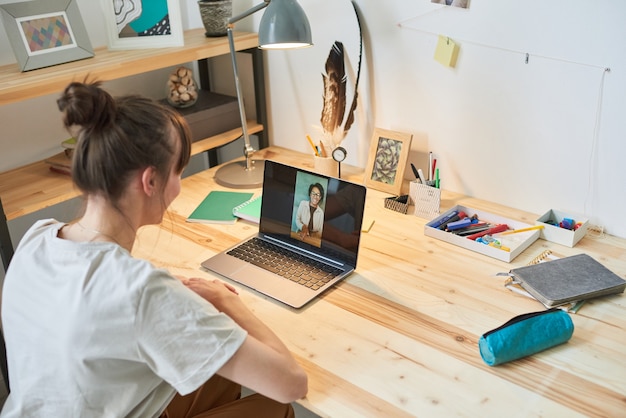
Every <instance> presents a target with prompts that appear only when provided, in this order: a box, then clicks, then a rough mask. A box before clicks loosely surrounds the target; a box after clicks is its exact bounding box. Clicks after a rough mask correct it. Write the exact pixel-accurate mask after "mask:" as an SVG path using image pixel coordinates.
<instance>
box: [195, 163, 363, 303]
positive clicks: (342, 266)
mask: <svg viewBox="0 0 626 418" xmlns="http://www.w3.org/2000/svg"><path fill="white" fill-rule="evenodd" d="M365 194H366V189H365V187H363V186H361V185H357V184H354V183H350V182H347V181H344V180H341V179H337V178H333V177H327V176H324V175H320V174H317V173H313V172H310V171H306V170H302V169H298V168H295V167H291V166H288V165H285V164H281V163H277V162H275V161H270V160H266V161H265V171H264V178H263V193H262V203H261V218H260V223H259V232H258V233H257V234H256V235H255V236H253V237H250V238H248V239H246V240H244V241H243V242H241V243H239V244H237V245H235V246H234V247H231V248H229V249H227V250H225V251H223V252H221V253H219V254H216V255H215V256H213V257H211V258H209V259H207V260H205V261H204V262H202V267H204V268H206V269H208V270H210V271H213V272H216V273H218V274H220V275H222V276H224V277H227V278H229V279H231V280H233V281H235V282H238V283H241V284H243V285H245V286H248V287H250V288H252V289H254V290H257V291H258V292H260V293H263V294H265V295H267V296H270V297H272V298H274V299H277V300H279V301H281V302H283V303H285V304H287V305H289V306H292V307H294V308H301V307H302V306H304V305H305V304H306V303H307V302H309V301H311V300H312V299H314V298H315V297H316V296H317V295H319V294H321V293H322V292H324V291H325V290H327V289H328V288H330V287H332V286H333V285H334V284H335V283H337V282H338V281H339V280H341V279H343V278H344V277H346V276H348V275H349V274H350V273H352V272H353V271H354V269H355V268H356V262H357V256H358V249H359V242H360V238H361V225H362V221H363V211H364V208H365ZM316 198H317V200H319V203H318V204H317V206H315V200H316ZM320 210H321V212H320ZM305 224H306V225H307V226H308V228H309V230H308V233H307V231H306V229H305V228H304V227H303V225H305ZM249 247H251V248H249ZM268 247H270V248H268ZM267 252H271V253H272V255H270V256H269V258H268V259H266V257H265V254H266V253H267ZM294 257H295V258H297V260H294ZM304 264H307V265H308V264H315V266H313V267H311V268H312V270H309V271H308V272H306V273H302V272H301V271H299V270H300V268H302V266H303V265H304Z"/></svg>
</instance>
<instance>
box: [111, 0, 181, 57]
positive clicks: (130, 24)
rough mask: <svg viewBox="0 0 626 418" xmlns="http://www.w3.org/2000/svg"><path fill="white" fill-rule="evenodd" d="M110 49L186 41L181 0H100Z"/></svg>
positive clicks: (150, 46) (162, 45) (159, 45)
mask: <svg viewBox="0 0 626 418" xmlns="http://www.w3.org/2000/svg"><path fill="white" fill-rule="evenodd" d="M100 4H101V6H102V9H103V12H104V20H105V24H106V32H107V40H108V48H109V49H110V50H124V49H144V48H165V47H171V46H183V45H184V44H185V39H184V31H183V23H182V19H181V13H180V3H179V0H100Z"/></svg>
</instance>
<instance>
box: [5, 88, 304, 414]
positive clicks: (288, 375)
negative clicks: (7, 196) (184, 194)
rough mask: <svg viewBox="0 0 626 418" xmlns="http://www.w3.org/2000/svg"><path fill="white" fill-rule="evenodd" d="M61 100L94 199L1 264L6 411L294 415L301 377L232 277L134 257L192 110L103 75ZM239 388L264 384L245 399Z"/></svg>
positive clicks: (79, 180)
mask: <svg viewBox="0 0 626 418" xmlns="http://www.w3.org/2000/svg"><path fill="white" fill-rule="evenodd" d="M58 104H59V108H60V110H61V111H62V112H63V113H64V123H65V126H66V127H68V128H69V129H71V131H72V132H73V133H75V134H76V135H77V138H78V143H77V148H76V150H75V153H74V156H73V163H72V164H73V166H72V178H73V180H74V182H75V184H76V186H77V187H78V188H79V189H80V190H81V191H82V192H83V194H84V198H85V210H84V214H83V215H82V216H81V217H80V218H78V219H76V220H75V221H74V222H71V223H68V224H66V223H61V222H57V221H55V220H43V221H38V222H37V223H36V224H35V225H33V227H31V229H30V230H29V231H28V232H27V233H26V234H25V235H24V237H23V239H22V240H21V242H20V244H19V246H18V248H17V250H16V252H15V256H14V257H13V260H12V262H11V265H10V266H9V269H8V271H7V273H6V277H5V283H4V288H3V301H2V324H3V330H4V333H5V339H6V344H7V357H8V366H9V367H8V368H9V379H10V395H9V398H8V399H7V401H6V403H5V405H4V408H3V410H2V414H1V415H2V416H3V417H5V416H6V417H18V416H19V417H24V416H45V417H52V416H58V417H79V416H80V417H88V416H94V417H95V416H97V417H156V416H159V415H161V416H165V417H169V418H176V417H193V416H198V415H199V414H202V415H201V416H203V417H208V416H218V414H219V416H229V417H230V416H255V417H261V416H267V417H282V416H293V410H292V409H291V406H290V405H288V404H287V403H289V402H292V401H294V400H296V399H299V398H301V397H303V396H304V395H305V394H306V392H307V377H306V374H305V373H304V371H303V370H302V368H301V367H300V366H299V365H298V364H297V363H296V361H295V360H294V358H293V357H292V356H291V354H290V353H289V351H288V349H287V348H286V347H285V345H284V344H283V343H282V342H281V341H280V340H279V339H278V337H277V336H276V335H275V334H274V333H273V332H272V331H271V330H270V329H269V328H268V327H266V326H265V325H264V324H263V323H262V322H261V321H260V320H258V319H257V318H256V317H255V316H254V315H253V314H252V313H251V312H250V310H248V309H247V308H246V307H245V306H244V305H243V303H242V302H241V300H240V299H239V297H238V296H237V294H236V293H235V292H234V291H233V288H231V287H230V286H228V285H226V284H224V283H222V282H219V281H218V280H214V281H209V280H204V279H199V278H191V279H183V280H178V279H176V278H174V277H172V275H170V274H169V273H168V272H167V271H165V270H161V269H156V268H155V267H154V266H152V265H151V264H150V263H148V262H146V261H144V260H139V259H135V258H133V257H132V256H131V254H130V252H131V249H132V246H133V242H134V240H135V236H136V233H137V230H138V229H139V228H140V227H141V226H144V225H149V224H158V223H159V222H161V220H162V217H163V214H164V212H165V210H166V208H167V207H168V206H169V204H170V203H171V202H172V201H173V200H174V198H175V197H176V196H177V195H178V193H179V192H180V175H181V172H182V171H183V168H184V167H185V166H186V164H187V163H188V161H189V154H190V147H191V145H190V139H189V138H190V136H189V130H188V127H187V125H186V124H185V121H184V119H183V118H182V117H180V116H178V115H177V114H176V113H175V112H174V111H172V110H169V109H167V108H165V107H163V106H161V105H159V104H158V103H156V102H153V101H151V100H149V99H146V98H142V97H138V96H126V97H121V98H117V99H114V98H113V97H111V96H110V95H109V94H108V93H107V92H106V91H104V90H103V89H101V88H100V86H99V85H98V83H76V82H75V83H71V84H70V85H69V86H68V87H67V88H66V89H65V91H64V92H63V94H62V96H61V98H60V99H59V100H58ZM233 382H236V383H233ZM240 385H244V386H246V387H248V388H250V389H252V390H253V391H255V392H257V394H255V395H252V396H249V397H246V398H243V399H241V400H237V399H238V398H239V396H240V395H239V394H240V389H241V387H240ZM176 392H178V394H176ZM183 395H184V396H183Z"/></svg>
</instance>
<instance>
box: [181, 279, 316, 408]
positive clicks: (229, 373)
mask: <svg viewBox="0 0 626 418" xmlns="http://www.w3.org/2000/svg"><path fill="white" fill-rule="evenodd" d="M183 283H185V285H186V286H187V287H189V288H190V289H191V290H193V291H195V292H196V293H198V294H199V295H200V296H202V297H203V298H204V299H206V300H207V301H209V302H210V303H212V304H213V305H214V306H215V307H216V308H217V309H219V310H220V311H221V312H224V313H225V314H227V315H228V316H230V317H231V318H232V319H233V320H234V321H235V322H237V324H239V326H241V327H242V328H243V329H245V330H246V331H248V337H247V338H246V340H245V341H244V343H243V344H242V345H241V347H240V348H239V350H237V352H236V353H235V354H234V355H233V356H232V357H231V358H230V360H229V361H228V362H226V364H224V366H222V368H221V369H220V370H219V371H218V374H219V375H220V376H223V377H225V378H227V379H230V380H232V381H234V382H237V383H239V384H241V385H243V386H245V387H247V388H249V389H251V390H253V391H255V392H258V393H260V394H262V395H265V396H267V397H268V398H272V399H274V400H276V401H278V402H283V403H289V402H293V401H295V400H297V399H300V398H302V397H304V396H305V395H306V393H307V390H308V382H307V380H308V379H307V376H306V373H305V372H304V370H303V369H302V368H301V367H300V365H299V364H298V363H297V362H296V360H295V359H294V358H293V356H292V355H291V352H290V351H289V349H288V348H287V347H286V346H285V345H284V344H283V342H282V341H281V340H280V339H279V338H278V337H277V336H276V334H274V332H273V331H272V330H271V329H270V328H269V327H267V326H266V325H265V324H264V323H263V322H261V321H260V320H259V319H258V318H257V317H256V316H254V314H253V313H252V312H251V311H250V310H249V309H248V308H247V307H246V306H245V305H244V304H243V302H242V301H241V299H240V298H239V296H237V295H236V294H235V293H234V292H233V291H232V288H230V289H229V288H227V286H226V285H225V284H224V283H222V282H220V281H219V280H214V281H208V280H204V279H195V278H194V279H188V280H185V281H183Z"/></svg>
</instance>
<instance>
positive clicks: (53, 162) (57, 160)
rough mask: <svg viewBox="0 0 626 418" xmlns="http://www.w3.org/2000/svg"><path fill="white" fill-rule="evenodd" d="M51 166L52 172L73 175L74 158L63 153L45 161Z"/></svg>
mask: <svg viewBox="0 0 626 418" xmlns="http://www.w3.org/2000/svg"><path fill="white" fill-rule="evenodd" d="M44 162H45V163H46V164H48V165H49V166H50V170H51V171H54V172H56V173H61V174H68V175H69V174H72V157H70V156H68V155H67V153H66V152H61V153H59V154H55V155H53V156H51V157H48V158H46V159H45V160H44Z"/></svg>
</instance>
